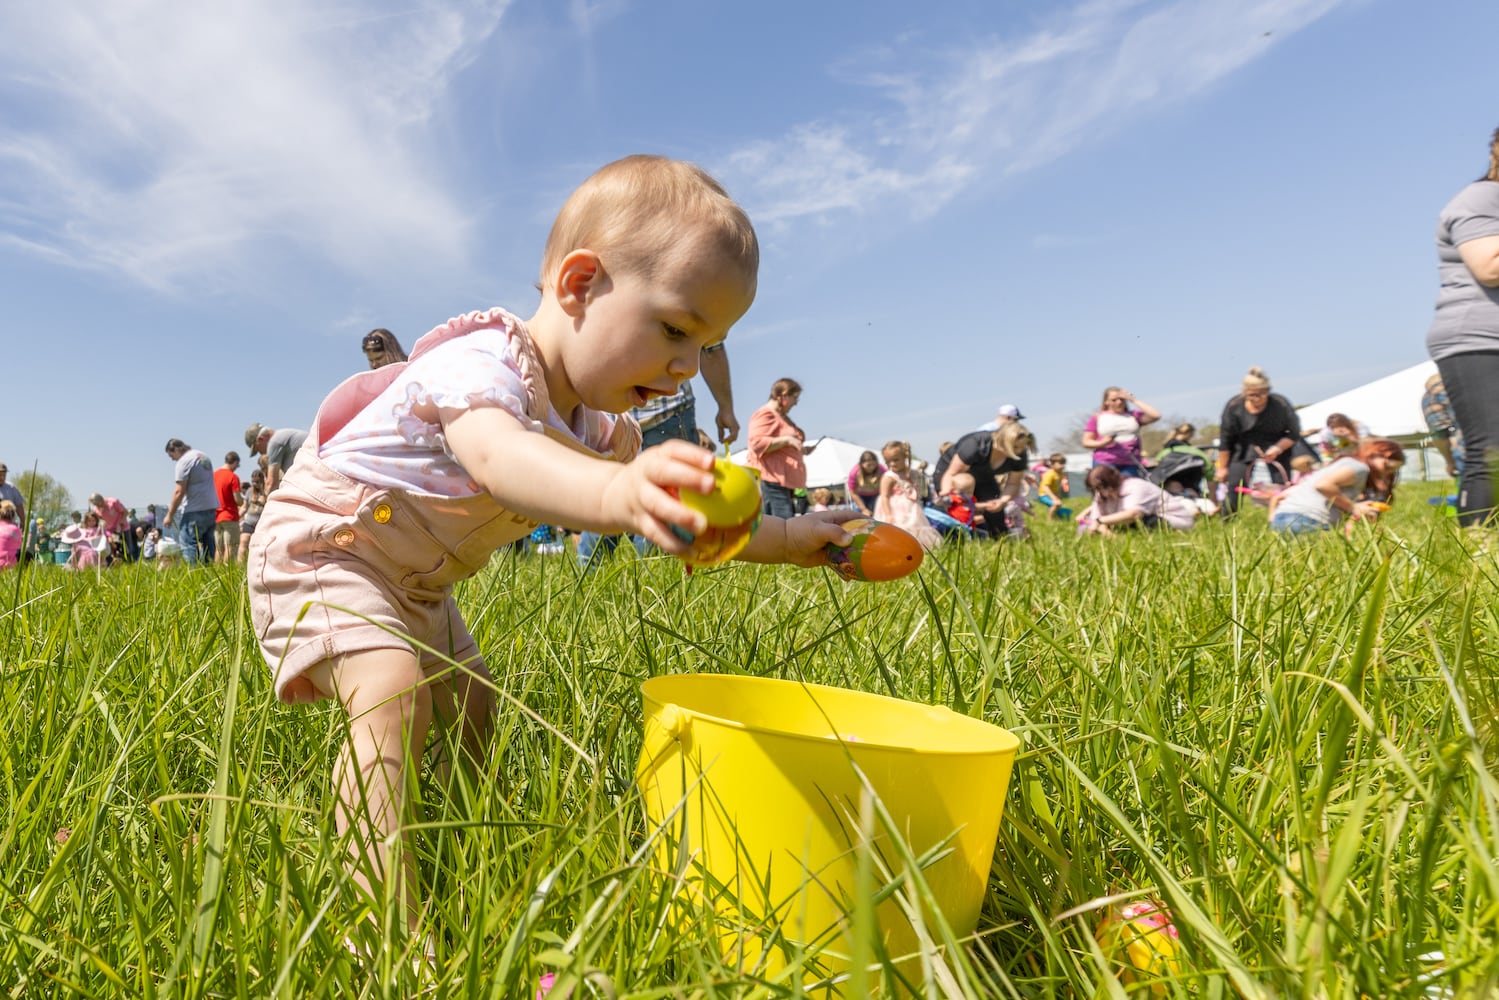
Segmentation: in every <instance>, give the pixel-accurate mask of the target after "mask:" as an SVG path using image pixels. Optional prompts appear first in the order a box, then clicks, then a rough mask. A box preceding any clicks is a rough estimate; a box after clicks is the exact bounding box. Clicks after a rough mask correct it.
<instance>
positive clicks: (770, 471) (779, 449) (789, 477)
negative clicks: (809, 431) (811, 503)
mask: <svg viewBox="0 0 1499 1000" xmlns="http://www.w3.org/2000/svg"><path fill="white" fill-rule="evenodd" d="M801 398H802V387H801V385H800V383H798V382H797V381H796V380H795V379H790V378H783V379H777V380H776V384H775V385H773V386H771V387H770V401H769V402H767V403H766V404H765V405H764V406H762V407H760V408H759V409H758V410H756V411H755V412H754V413H753V414H752V415H751V416H750V422H749V464H750V466H751V467H752V468H755V469H758V470H759V471H760V495H761V497H763V498H764V502H765V513H767V514H769V515H771V516H772V517H784V518H790V517H794V516H795V515H796V508H795V505H794V503H793V501H792V497H793V495H794V494H795V492H796V491H797V490H802V489H806V488H807V465H806V463H805V462H803V461H802V456H803V455H805V454H806V453H807V452H809V451H811V450H812V448H813V447H816V446H815V445H813V446H811V447H809V446H808V445H807V443H806V441H807V435H806V434H805V433H804V432H803V431H802V429H801V428H800V427H798V426H796V423H795V422H794V421H793V420H792V419H791V417H790V413H791V408H792V407H793V406H795V405H796V404H797V402H798V401H799V400H800V399H801Z"/></svg>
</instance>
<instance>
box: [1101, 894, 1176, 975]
mask: <svg viewBox="0 0 1499 1000" xmlns="http://www.w3.org/2000/svg"><path fill="white" fill-rule="evenodd" d="M1094 936H1095V937H1096V938H1097V939H1098V945H1099V947H1100V948H1102V949H1103V953H1104V954H1105V955H1107V956H1109V958H1110V959H1112V960H1113V962H1114V964H1115V967H1116V969H1117V970H1118V972H1117V975H1118V978H1119V981H1120V982H1122V983H1125V984H1130V983H1136V982H1151V980H1156V979H1170V978H1174V977H1177V976H1180V975H1181V971H1182V965H1181V940H1180V938H1179V937H1178V936H1177V933H1176V925H1175V924H1173V923H1172V922H1171V911H1170V910H1168V909H1166V907H1165V906H1163V905H1162V904H1160V903H1157V902H1154V901H1153V900H1141V901H1138V902H1134V903H1126V904H1124V905H1122V906H1115V907H1112V908H1111V909H1110V910H1109V912H1108V914H1107V915H1106V916H1105V917H1104V919H1103V921H1102V922H1101V923H1100V924H1099V925H1098V930H1097V932H1096V933H1095V935H1094ZM1150 992H1151V994H1152V995H1154V996H1167V995H1168V994H1169V992H1170V991H1169V987H1167V986H1166V985H1165V984H1164V983H1157V982H1151V984H1150Z"/></svg>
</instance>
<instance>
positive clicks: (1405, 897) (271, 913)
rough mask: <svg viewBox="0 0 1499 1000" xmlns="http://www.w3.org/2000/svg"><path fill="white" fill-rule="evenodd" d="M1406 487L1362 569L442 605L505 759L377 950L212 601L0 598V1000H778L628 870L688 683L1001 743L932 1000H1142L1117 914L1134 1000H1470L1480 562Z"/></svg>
mask: <svg viewBox="0 0 1499 1000" xmlns="http://www.w3.org/2000/svg"><path fill="white" fill-rule="evenodd" d="M1410 492H1411V493H1412V494H1413V495H1410V496H1405V497H1403V498H1402V499H1403V501H1404V502H1403V503H1402V504H1401V505H1400V506H1398V507H1397V508H1396V509H1395V511H1394V512H1393V513H1392V514H1391V515H1390V516H1389V517H1388V518H1387V519H1386V524H1385V526H1384V527H1383V528H1382V530H1381V531H1380V532H1379V533H1378V534H1375V533H1372V532H1361V533H1359V534H1358V535H1357V536H1356V537H1355V538H1354V539H1353V540H1352V541H1351V542H1347V541H1344V540H1343V539H1342V538H1341V537H1338V536H1336V535H1327V536H1325V537H1319V538H1316V539H1313V540H1310V541H1306V542H1299V543H1291V544H1288V543H1286V542H1285V541H1283V540H1279V539H1275V538H1272V537H1270V536H1269V535H1268V533H1267V532H1266V531H1265V530H1264V528H1263V524H1262V521H1263V517H1262V515H1253V514H1252V515H1251V516H1250V517H1248V518H1245V519H1243V522H1242V523H1239V524H1235V525H1231V526H1224V525H1221V524H1218V523H1210V524H1206V525H1204V526H1203V527H1202V529H1201V530H1199V531H1198V532H1196V533H1194V534H1193V535H1191V536H1173V535H1165V534H1152V535H1140V536H1134V537H1120V538H1117V539H1113V540H1110V541H1107V542H1104V541H1102V540H1098V539H1084V540H1077V539H1074V538H1072V537H1071V536H1070V534H1068V533H1067V531H1066V529H1065V528H1064V527H1063V526H1060V525H1051V524H1040V525H1038V529H1037V537H1036V538H1035V539H1033V540H1032V541H1031V542H1030V543H1027V544H1024V545H1001V546H997V547H993V546H971V547H966V548H956V549H947V550H943V552H942V553H941V557H942V563H943V567H942V568H939V567H938V566H937V565H935V564H933V563H930V562H929V563H928V565H927V566H926V567H925V568H924V569H923V570H922V572H921V573H920V575H919V576H918V577H917V578H913V579H909V580H906V581H902V582H899V583H896V584H889V585H880V586H875V585H845V584H842V583H839V582H837V581H835V580H834V579H833V578H832V577H831V575H830V574H827V573H824V572H821V571H818V572H808V571H799V570H795V569H791V568H789V567H753V566H732V567H728V568H725V569H723V570H720V571H714V572H700V573H697V574H695V575H693V576H692V577H691V578H686V577H684V576H683V574H682V571H681V569H680V568H679V567H678V565H677V564H675V563H674V562H672V561H670V560H667V559H663V558H655V559H636V558H633V557H628V556H622V557H621V558H619V559H617V560H616V561H615V562H613V563H611V564H610V565H609V566H608V567H607V569H606V570H605V571H603V572H601V573H598V574H595V575H593V576H592V577H589V578H587V579H580V578H579V576H578V575H577V574H576V572H575V571H574V569H573V567H572V563H571V560H570V559H564V558H557V557H533V558H516V557H513V556H509V555H505V556H501V557H498V558H497V559H496V560H495V562H494V563H493V564H492V566H491V568H490V570H489V571H488V572H487V573H486V574H485V575H484V576H483V577H481V578H479V579H476V580H474V581H471V582H470V583H468V584H467V585H465V587H464V588H462V590H461V591H460V603H461V605H462V606H463V607H464V609H465V612H466V615H467V617H468V620H469V623H470V626H471V628H472V631H473V633H474V635H475V637H476V638H477V639H478V641H479V644H480V647H481V648H482V649H484V650H485V653H486V657H487V659H488V662H489V665H490V668H491V670H492V671H493V672H494V675H495V678H496V686H497V689H498V691H499V697H500V706H501V711H500V717H499V722H498V726H497V731H496V735H495V739H494V741H493V744H492V748H491V751H490V753H489V755H488V757H487V758H486V759H485V760H484V761H483V763H482V766H481V768H480V770H479V772H478V773H472V772H466V771H463V770H459V771H457V772H455V773H456V775H457V777H455V779H454V780H453V782H452V783H451V784H450V786H449V787H447V788H436V787H433V783H431V782H428V783H427V784H425V785H424V786H423V792H422V801H421V802H420V803H419V808H418V815H417V816H416V817H415V818H414V819H413V823H414V824H415V826H416V834H417V842H418V848H419V852H420V856H421V860H422V867H423V872H424V878H425V880H426V882H427V885H428V896H429V899H430V906H429V909H428V911H427V912H426V914H425V916H424V920H423V927H422V932H421V934H420V935H418V938H417V939H416V940H415V941H411V940H407V939H406V938H405V937H404V936H401V937H399V938H391V939H390V940H388V941H385V942H383V943H382V942H376V941H374V940H372V937H371V936H372V935H373V933H374V932H372V931H370V930H368V929H367V927H368V925H367V924H366V922H365V921H364V919H363V918H364V917H365V916H366V914H367V911H366V909H365V908H364V907H363V906H362V905H361V903H360V901H359V899H358V898H357V895H356V893H355V892H354V890H353V889H352V887H351V886H350V885H349V884H348V883H347V882H346V881H345V877H344V874H343V869H342V864H341V858H342V856H343V853H342V852H343V848H342V846H341V845H340V844H339V843H338V841H337V839H336V838H335V836H334V835H333V833H332V830H333V823H332V814H331V810H330V806H329V803H328V802H327V797H326V793H325V790H326V786H327V782H328V776H329V773H330V767H331V761H332V758H333V755H334V753H335V752H336V748H337V746H338V742H339V740H340V739H341V736H340V731H341V726H342V724H343V719H342V716H341V713H340V711H339V710H338V709H336V708H335V707H333V706H331V705H328V704H323V705H319V706H310V707H297V708H288V707H284V706H280V705H277V704H275V702H274V699H273V696H272V694H271V690H270V683H269V676H268V672H267V670H266V668H265V666H264V664H263V663H262V662H261V660H260V658H259V655H258V653H257V652H256V650H255V647H254V645H253V644H252V643H251V642H250V641H249V637H248V636H247V635H246V631H247V628H248V615H247V614H246V612H245V609H244V607H243V596H242V583H241V580H240V579H239V578H238V577H237V576H236V574H235V573H234V571H233V570H223V571H220V570H203V571H195V572H188V571H180V572H168V573H157V572H153V571H152V570H150V569H147V568H145V567H139V566H136V567H126V568H123V569H119V570H115V571H110V572H107V573H104V574H103V575H102V576H99V577H96V576H95V575H92V574H76V575H75V574H69V573H66V572H64V571H62V570H60V569H55V568H52V567H41V568H37V569H33V570H31V571H28V572H26V573H19V574H18V573H11V574H6V575H3V576H0V609H3V611H0V665H3V673H0V714H3V716H4V718H5V719H6V720H7V724H6V727H5V728H6V732H5V736H4V737H3V743H0V871H3V872H4V873H5V876H4V892H3V894H0V996H17V997H19V996H44V997H45V996H63V995H80V996H101V997H113V996H122V997H123V996H130V997H135V996H171V997H266V996H277V997H297V998H302V997H323V996H330V997H331V996H338V997H345V996H371V997H375V996H378V997H396V996H407V995H412V994H414V993H415V992H417V991H418V990H421V991H423V995H430V996H479V997H496V998H504V997H524V998H529V997H530V996H531V995H532V993H533V992H534V990H535V985H536V981H537V978H538V976H539V975H540V974H541V973H542V972H545V971H549V970H551V971H557V972H559V973H560V974H561V976H562V979H563V980H564V981H572V980H575V979H576V978H577V977H579V976H583V975H585V974H587V975H588V978H587V979H586V982H585V986H584V987H583V989H581V990H579V991H577V992H576V993H575V995H578V996H583V995H603V993H604V991H605V986H604V985H603V984H605V983H608V984H612V986H610V987H609V988H612V989H613V990H615V991H617V993H618V995H619V996H631V997H639V998H646V997H658V998H666V997H738V996H755V997H776V996H796V995H799V991H800V989H801V987H800V982H801V977H800V976H799V975H796V974H795V972H794V970H793V971H792V972H788V973H786V974H782V975H780V976H778V977H769V978H765V977H756V976H753V975H739V974H737V973H736V972H735V971H733V970H732V969H729V968H726V967H725V965H724V963H723V962H722V960H721V959H720V958H719V957H718V955H717V952H716V950H715V948H714V946H713V939H712V938H711V936H710V933H711V932H710V931H708V930H693V929H692V928H693V927H695V926H698V925H695V924H693V923H692V922H691V921H688V922H686V923H683V924H678V923H676V922H674V918H673V917H672V914H671V912H670V909H669V907H668V904H667V901H666V899H667V897H666V895H665V894H664V893H663V892H662V889H661V884H662V883H661V880H660V879H659V878H657V877H655V875H654V874H653V872H652V870H651V854H650V846H649V844H647V843H646V842H645V830H646V823H645V820H644V818H643V816H642V813H641V808H640V803H639V800H638V797H637V796H636V794H635V791H634V787H633V772H634V767H635V762H636V757H637V755H638V753H639V748H640V739H641V719H640V701H639V695H638V687H639V684H640V682H641V681H642V680H643V679H644V678H646V677H649V676H652V675H654V674H658V673H670V672H684V671H711V672H743V673H748V674H756V675H763V676H771V677H786V678H800V679H805V680H808V681H816V682H821V683H826V684H833V685H839V686H844V687H850V688H857V689H860V690H866V691H871V692H876V693H881V694H893V695H897V696H900V697H903V698H909V699H914V700H916V701H921V702H928V703H933V704H944V705H949V706H952V707H953V708H955V709H957V710H959V711H965V712H969V713H972V714H975V715H981V716H982V717H983V718H985V719H988V720H990V721H992V722H995V723H998V724H1000V725H1003V726H1005V727H1006V728H1009V729H1011V730H1013V731H1014V732H1016V733H1017V734H1018V735H1019V736H1020V737H1021V739H1022V741H1023V748H1022V752H1021V756H1020V758H1019V759H1018V760H1017V763H1016V767H1015V771H1014V774H1013V776H1012V779H1011V784H1010V788H1009V793H1008V797H1007V800H1006V805H1005V820H1004V824H1003V826H1002V829H1001V833H1000V843H999V848H998V850H997V851H996V853H995V856H994V862H993V868H992V871H991V875H990V880H989V887H988V894H987V898H986V902H985V907H984V913H983V916H982V919H981V922H980V928H979V935H978V938H977V940H975V941H971V942H968V943H967V945H966V946H965V947H962V948H959V949H949V950H948V951H947V952H946V954H945V956H943V957H940V958H938V959H937V960H936V961H935V964H934V965H932V966H931V967H930V970H931V971H930V972H929V973H928V975H927V977H926V981H925V982H924V983H923V982H916V983H913V984H910V985H912V986H914V987H915V988H916V989H917V990H919V991H921V992H923V994H924V995H927V996H948V995H961V996H971V997H989V996H997V997H1011V996H1013V997H1050V996H1055V997H1104V996H1111V997H1120V996H1125V995H1131V994H1138V995H1147V994H1148V989H1149V988H1148V987H1147V986H1145V985H1135V986H1130V987H1126V986H1124V985H1121V984H1120V983H1119V982H1117V981H1116V980H1115V979H1114V977H1113V975H1112V971H1111V969H1112V966H1111V963H1110V960H1109V957H1108V956H1106V955H1104V954H1103V952H1102V951H1101V950H1100V948H1099V947H1098V945H1097V944H1096V943H1095V942H1094V928H1095V927H1096V925H1097V924H1098V922H1099V920H1100V918H1101V916H1102V914H1103V911H1104V910H1105V908H1106V907H1107V906H1108V904H1109V902H1110V901H1111V900H1114V899H1117V898H1119V897H1135V896H1145V897H1154V898H1159V899H1161V900H1163V901H1164V902H1165V903H1166V905H1167V906H1168V907H1169V908H1170V909H1171V910H1172V911H1173V913H1174V914H1175V920H1176V925H1177V927H1178V929H1179V931H1180V933H1181V938H1182V944H1183V971H1182V974H1181V975H1180V977H1179V978H1176V979H1174V980H1169V981H1159V982H1156V983H1155V984H1153V985H1154V986H1155V988H1156V989H1157V991H1158V993H1157V995H1182V996H1188V995H1190V996H1199V997H1229V996H1235V995H1242V996H1247V997H1361V996H1369V997H1397V996H1421V995H1425V991H1427V990H1428V989H1443V990H1446V991H1447V993H1446V994H1438V993H1435V992H1434V993H1432V994H1431V995H1454V996H1464V997H1466V996H1484V995H1493V994H1495V993H1496V992H1499V859H1496V852H1499V780H1496V775H1499V767H1496V764H1495V761H1496V741H1495V739H1494V736H1495V734H1494V728H1493V727H1494V722H1495V718H1496V715H1499V699H1496V697H1495V676H1496V670H1495V667H1494V664H1495V657H1496V656H1499V617H1496V614H1499V612H1496V599H1495V598H1496V586H1495V581H1496V576H1499V563H1496V559H1495V556H1494V554H1493V549H1492V548H1490V549H1489V550H1488V551H1487V552H1480V551H1478V550H1479V547H1480V545H1481V544H1491V543H1492V538H1489V539H1487V540H1485V539H1484V538H1483V537H1482V536H1471V537H1463V536H1460V535H1459V534H1458V533H1457V531H1456V529H1455V528H1454V526H1453V522H1451V521H1450V520H1448V519H1444V518H1439V517H1437V516H1436V515H1435V514H1434V513H1433V510H1432V508H1430V507H1428V506H1426V505H1425V503H1424V502H1423V501H1422V499H1421V497H1420V496H1419V495H1414V493H1415V491H1410ZM944 568H945V572H944V571H943V569H944ZM974 794H975V795H981V794H984V790H983V789H975V790H974ZM913 891H915V892H917V893H918V894H919V891H920V890H919V887H918V888H917V889H916V890H913ZM392 905H393V904H392ZM392 912H394V910H392ZM861 913H864V915H865V916H866V917H867V911H866V910H862V909H861V910H859V911H856V912H855V914H854V917H853V919H854V920H855V923H856V924H857V925H858V926H860V927H865V926H867V920H866V919H864V918H863V917H861ZM389 923H391V922H389V921H388V922H387V925H388V924H389ZM351 933H352V934H353V935H354V936H355V937H356V938H357V939H359V940H361V941H362V942H363V944H364V946H365V947H366V949H367V950H368V951H370V952H371V953H373V954H375V956H376V958H375V959H373V960H371V961H368V962H365V963H363V964H361V963H360V962H357V961H356V960H355V959H354V958H353V957H352V956H351V955H350V954H349V953H348V952H347V951H346V950H345V948H344V947H343V941H344V939H345V937H346V936H348V935H350V934H351ZM933 933H934V934H936V935H937V936H938V939H939V940H940V933H939V932H938V931H937V930H934V931H933ZM422 941H430V942H431V943H432V944H433V945H434V947H435V949H436V954H437V959H436V962H435V964H434V965H433V966H432V967H430V969H427V970H424V971H421V972H417V971H414V970H413V964H412V962H411V961H410V960H409V955H408V953H409V952H410V951H411V950H412V949H415V948H418V947H420V942H422ZM865 943H866V944H869V942H868V941H866V942H865ZM1433 952H1440V953H1441V954H1442V955H1444V956H1445V961H1444V962H1441V963H1433V962H1429V961H1425V960H1422V959H1421V958H1420V956H1423V955H1428V954H1430V953H1433ZM813 958H815V956H811V957H809V960H812V959H813ZM890 974H891V972H890V969H889V968H886V969H884V970H876V973H875V974H874V975H872V976H871V978H870V980H869V981H870V982H871V983H873V982H875V981H876V980H880V979H886V980H887V981H888V978H889V976H890ZM1427 977H1435V978H1427ZM870 988H873V986H871V987H870ZM857 989H861V988H855V991H857ZM896 989H897V991H898V989H899V988H898V987H897V988H896Z"/></svg>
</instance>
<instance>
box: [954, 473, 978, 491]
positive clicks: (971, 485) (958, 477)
mask: <svg viewBox="0 0 1499 1000" xmlns="http://www.w3.org/2000/svg"><path fill="white" fill-rule="evenodd" d="M977 487H978V480H976V479H974V478H973V476H971V475H969V474H968V473H966V472H954V473H953V474H952V491H953V492H954V493H963V494H972V493H973V491H974V489H976V488H977Z"/></svg>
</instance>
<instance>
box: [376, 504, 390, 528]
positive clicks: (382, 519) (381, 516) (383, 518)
mask: <svg viewBox="0 0 1499 1000" xmlns="http://www.w3.org/2000/svg"><path fill="white" fill-rule="evenodd" d="M375 520H376V521H378V522H379V523H381V524H387V523H389V522H390V504H388V503H382V504H377V505H376V506H375Z"/></svg>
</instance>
